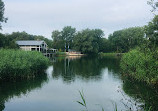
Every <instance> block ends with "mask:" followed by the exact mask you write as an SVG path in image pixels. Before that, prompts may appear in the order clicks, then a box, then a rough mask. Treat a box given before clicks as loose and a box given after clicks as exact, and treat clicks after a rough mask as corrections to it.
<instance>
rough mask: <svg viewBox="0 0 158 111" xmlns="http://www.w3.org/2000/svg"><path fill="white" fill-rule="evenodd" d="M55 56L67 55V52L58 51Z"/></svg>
mask: <svg viewBox="0 0 158 111" xmlns="http://www.w3.org/2000/svg"><path fill="white" fill-rule="evenodd" d="M55 56H66V52H57V53H56V54H55Z"/></svg>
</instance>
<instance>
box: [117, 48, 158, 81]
mask: <svg viewBox="0 0 158 111" xmlns="http://www.w3.org/2000/svg"><path fill="white" fill-rule="evenodd" d="M120 66H121V69H122V71H123V72H124V73H125V74H128V75H129V76H131V77H133V78H135V79H137V80H138V81H144V82H146V83H148V84H156V83H158V75H157V74H158V68H157V66H158V61H157V60H156V59H155V58H154V57H153V55H152V52H151V51H150V50H149V49H148V52H146V53H143V52H141V51H140V50H139V49H134V50H132V51H130V52H129V53H126V54H124V56H123V57H122V60H121V64H120Z"/></svg>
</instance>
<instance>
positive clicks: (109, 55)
mask: <svg viewBox="0 0 158 111" xmlns="http://www.w3.org/2000/svg"><path fill="white" fill-rule="evenodd" d="M99 55H100V56H103V57H121V56H122V55H123V53H99Z"/></svg>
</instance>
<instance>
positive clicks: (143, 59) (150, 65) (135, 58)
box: [121, 15, 158, 85]
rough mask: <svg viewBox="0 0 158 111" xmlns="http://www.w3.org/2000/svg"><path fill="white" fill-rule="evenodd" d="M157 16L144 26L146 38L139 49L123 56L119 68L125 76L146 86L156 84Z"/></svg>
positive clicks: (157, 71) (157, 66) (157, 64)
mask: <svg viewBox="0 0 158 111" xmlns="http://www.w3.org/2000/svg"><path fill="white" fill-rule="evenodd" d="M157 23H158V15H156V16H155V17H154V19H153V20H152V21H151V22H149V24H148V25H147V26H145V34H146V38H145V39H144V41H142V44H141V46H140V47H139V48H137V49H134V50H132V51H130V52H129V53H127V54H125V55H124V56H123V58H122V61H121V68H122V71H123V73H124V74H127V75H129V76H131V77H133V78H135V79H137V80H139V81H143V82H146V83H148V84H156V85H157V84H158V32H157V31H158V25H157Z"/></svg>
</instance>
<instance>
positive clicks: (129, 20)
mask: <svg viewBox="0 0 158 111" xmlns="http://www.w3.org/2000/svg"><path fill="white" fill-rule="evenodd" d="M3 2H4V3H5V17H7V18H8V21H7V23H2V28H3V30H1V31H0V32H1V33H12V32H17V31H20V32H22V31H25V32H27V33H29V34H34V35H43V36H45V37H46V38H49V39H51V34H52V31H53V30H62V28H63V27H65V26H72V27H75V28H76V29H77V30H78V31H80V30H82V29H86V28H89V29H102V30H103V31H104V33H105V37H106V38H107V37H108V35H109V34H111V33H113V32H114V31H117V30H121V29H124V28H129V27H135V26H144V25H147V24H148V22H149V21H151V20H152V18H153V14H152V13H151V12H150V10H151V7H150V6H149V5H147V0H3Z"/></svg>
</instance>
